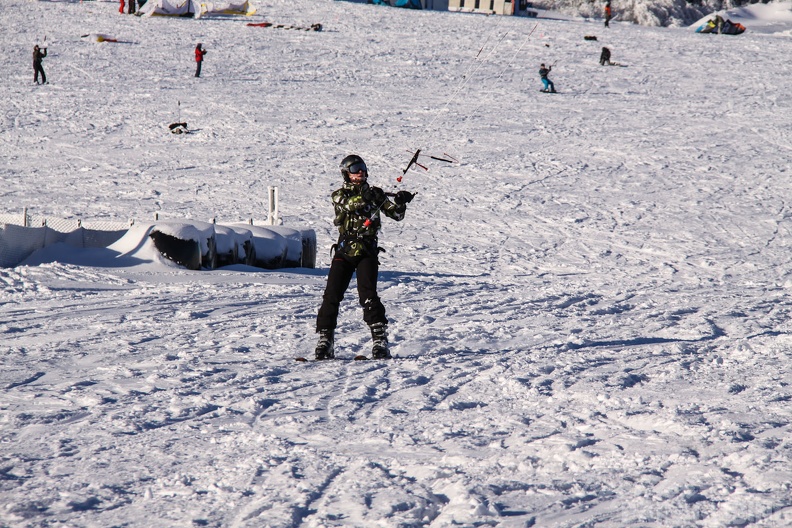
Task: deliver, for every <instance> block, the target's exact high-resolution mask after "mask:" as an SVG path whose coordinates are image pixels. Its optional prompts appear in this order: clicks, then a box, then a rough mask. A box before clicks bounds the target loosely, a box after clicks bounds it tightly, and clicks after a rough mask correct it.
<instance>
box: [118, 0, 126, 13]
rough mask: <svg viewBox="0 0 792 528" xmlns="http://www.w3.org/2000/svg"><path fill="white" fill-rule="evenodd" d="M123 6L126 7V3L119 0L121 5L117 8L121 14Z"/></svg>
mask: <svg viewBox="0 0 792 528" xmlns="http://www.w3.org/2000/svg"><path fill="white" fill-rule="evenodd" d="M125 7H126V3H124V0H121V7H119V8H118V12H119V13H121V14H122V15H123V14H124V8H125Z"/></svg>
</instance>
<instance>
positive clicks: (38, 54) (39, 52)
mask: <svg viewBox="0 0 792 528" xmlns="http://www.w3.org/2000/svg"><path fill="white" fill-rule="evenodd" d="M46 56H47V48H44V49H41V48H39V47H38V44H36V45H35V46H33V82H35V83H36V84H39V74H41V84H47V75H46V74H45V73H44V68H43V67H42V66H41V59H43V58H44V57H46Z"/></svg>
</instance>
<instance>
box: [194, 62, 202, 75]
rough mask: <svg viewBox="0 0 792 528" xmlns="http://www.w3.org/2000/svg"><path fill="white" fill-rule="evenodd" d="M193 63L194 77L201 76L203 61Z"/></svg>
mask: <svg viewBox="0 0 792 528" xmlns="http://www.w3.org/2000/svg"><path fill="white" fill-rule="evenodd" d="M195 64H196V66H195V76H196V77H200V76H201V64H203V62H201V61H196V63H195Z"/></svg>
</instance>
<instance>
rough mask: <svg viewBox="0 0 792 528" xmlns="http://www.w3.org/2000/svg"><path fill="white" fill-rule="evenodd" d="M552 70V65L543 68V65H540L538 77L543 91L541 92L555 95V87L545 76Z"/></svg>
mask: <svg viewBox="0 0 792 528" xmlns="http://www.w3.org/2000/svg"><path fill="white" fill-rule="evenodd" d="M552 69H553V66H552V65H551V66H545V65H544V63H542V64H541V65H540V66H539V77H541V78H542V84H543V85H544V90H542V91H543V92H549V93H556V89H555V85H554V84H553V81H551V80H550V79H548V78H547V75H548V74H549V73H550V71H551V70H552Z"/></svg>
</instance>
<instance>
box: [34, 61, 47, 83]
mask: <svg viewBox="0 0 792 528" xmlns="http://www.w3.org/2000/svg"><path fill="white" fill-rule="evenodd" d="M39 73H40V74H41V84H47V75H46V74H45V73H44V68H42V67H41V64H33V82H35V83H36V84H38V82H39Z"/></svg>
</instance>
